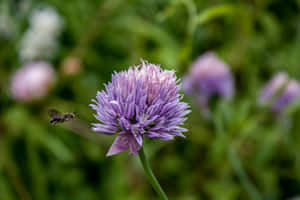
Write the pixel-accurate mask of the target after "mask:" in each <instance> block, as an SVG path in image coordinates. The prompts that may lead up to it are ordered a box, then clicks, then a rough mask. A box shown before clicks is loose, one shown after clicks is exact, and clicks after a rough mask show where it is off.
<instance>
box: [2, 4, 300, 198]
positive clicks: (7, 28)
mask: <svg viewBox="0 0 300 200" xmlns="http://www.w3.org/2000/svg"><path fill="white" fill-rule="evenodd" d="M43 8H51V9H52V11H54V12H56V14H57V15H58V16H59V20H58V21H59V22H60V23H61V24H60V27H61V28H60V30H56V29H55V31H54V32H55V34H54V36H53V35H52V36H49V37H52V39H53V40H51V42H50V44H51V45H50V46H47V45H46V46H45V48H44V49H43V48H42V49H39V50H36V51H37V53H38V54H39V53H40V54H41V55H43V53H46V55H47V56H40V57H39V56H37V57H35V58H31V59H28V58H23V57H22V53H21V52H22V51H23V50H24V44H23V43H24V40H26V39H24V38H26V36H25V35H26V34H28V32H29V30H30V29H32V24H31V23H32V15H33V13H34V12H36V11H37V10H41V9H43ZM50 24H51V23H50ZM35 31H37V32H39V31H44V29H41V30H39V29H36V30H35ZM37 35H38V33H36V35H35V34H33V37H32V38H31V39H29V41H31V40H32V41H33V40H34V41H35V40H38V38H37ZM35 36H36V37H35ZM27 38H28V36H27ZM29 38H30V37H29ZM46 38H48V37H46ZM43 42H46V41H45V40H44V39H41V40H38V42H37V45H33V46H32V47H30V48H35V47H36V46H39V44H40V43H43ZM29 43H30V42H29ZM54 43H55V45H52V44H54ZM53 46H54V47H53ZM51 48H52V49H53V52H51V54H47V51H50V50H51ZM51 51H52V50H51ZM207 51H214V52H216V53H217V54H218V55H219V57H220V58H221V59H222V60H224V61H225V62H226V63H227V64H228V65H229V66H230V67H231V70H232V72H233V75H234V78H235V88H236V93H235V96H234V98H233V100H232V101H231V102H224V101H222V99H217V100H216V102H214V106H213V109H212V110H213V111H212V112H213V117H212V118H210V119H207V118H205V117H203V116H202V115H201V109H200V108H199V107H197V105H195V101H194V100H193V98H192V97H189V96H186V97H185V101H188V102H189V103H190V104H191V109H192V113H191V114H190V115H189V119H188V121H187V123H185V127H187V128H188V129H189V132H187V133H186V136H187V137H186V139H182V138H177V139H176V140H174V141H169V142H160V141H147V142H146V145H145V151H146V153H147V155H148V158H149V159H150V161H151V165H152V167H153V170H154V173H155V174H156V176H157V177H158V179H159V181H160V183H161V185H162V187H163V188H164V189H165V191H166V193H167V194H168V196H169V198H170V199H176V200H197V199H215V200H235V199H243V200H247V199H255V200H256V199H257V200H258V199H265V200H277V199H278V200H279V199H280V200H281V199H292V198H295V197H297V196H298V195H299V196H300V157H299V155H300V154H299V151H300V135H299V128H300V127H299V125H300V118H299V112H298V110H299V109H298V108H299V106H297V103H296V105H293V106H291V107H289V109H287V110H286V114H285V116H284V117H283V118H280V119H279V118H278V117H274V115H272V114H271V113H269V112H268V110H267V109H265V108H262V107H260V106H259V105H258V103H257V102H258V101H257V98H258V96H259V92H260V89H261V87H262V86H263V85H264V84H265V82H266V81H268V80H269V79H270V78H271V77H272V76H273V75H274V74H275V73H277V72H278V71H284V72H286V73H288V74H289V75H290V76H291V77H293V78H295V79H298V80H300V1H299V0H237V1H233V0H232V1H230V0H211V1H205V0H128V1H125V0H123V1H122V0H84V1H83V0H68V1H62V0H43V1H42V0H40V1H39V0H1V1H0V91H1V93H0V199H1V200H14V199H24V200H31V199H38V200H50V199H55V200H65V199H72V200H87V199H88V200H92V199H110V200H118V199H122V200H137V199H157V196H156V194H155V193H154V191H153V190H152V188H151V186H150V184H149V183H148V182H147V179H146V177H145V175H144V172H143V169H142V168H141V164H140V162H139V159H138V157H136V156H128V155H127V153H126V152H123V153H121V154H118V155H116V156H113V157H109V158H106V157H105V154H106V152H107V150H108V148H109V146H110V144H111V143H112V141H113V137H109V136H105V135H100V134H97V133H93V132H91V131H90V129H89V127H90V125H89V124H90V123H92V122H95V121H96V120H95V119H94V117H93V111H92V109H91V108H90V107H89V104H90V103H91V99H92V98H94V97H95V96H96V92H97V91H98V90H101V89H103V83H106V82H107V81H109V80H110V78H111V73H112V72H113V71H119V70H123V69H127V68H128V67H129V66H132V65H133V64H139V63H140V59H141V58H142V59H145V60H148V61H149V62H152V63H157V64H161V66H162V67H163V68H165V69H174V70H176V71H177V76H178V77H179V78H181V77H182V76H183V75H184V74H185V73H186V72H187V71H188V70H189V66H190V64H191V63H192V62H193V61H194V60H195V59H196V58H197V57H198V56H200V55H202V54H203V53H205V52H207ZM32 61H43V62H47V63H49V64H51V65H52V66H53V68H54V69H55V72H56V82H55V84H54V85H53V86H52V90H50V91H49V92H48V94H47V96H45V97H44V98H41V99H39V100H38V101H32V102H22V101H19V100H18V99H16V98H14V97H13V96H12V91H11V82H12V77H13V74H14V73H15V71H17V70H18V69H20V68H21V67H22V66H24V65H25V64H28V63H30V62H32ZM70 71H71V72H70ZM49 108H55V109H58V110H60V111H61V112H75V114H76V118H77V119H76V120H73V121H70V122H67V123H64V124H57V125H51V124H50V123H49V116H48V115H47V110H48V109H49Z"/></svg>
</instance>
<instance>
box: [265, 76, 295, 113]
mask: <svg viewBox="0 0 300 200" xmlns="http://www.w3.org/2000/svg"><path fill="white" fill-rule="evenodd" d="M277 93H279V94H277ZM299 94H300V85H299V83H298V82H297V81H296V80H294V79H289V77H288V75H287V74H285V73H283V72H280V73H278V74H276V75H275V76H274V78H273V79H272V80H271V81H269V83H267V84H266V86H265V87H264V88H263V89H262V91H261V95H260V98H259V102H260V104H262V105H264V104H268V103H269V102H270V101H272V102H271V103H272V105H271V111H272V112H274V113H280V112H281V111H282V110H283V109H284V108H285V107H286V106H288V105H289V104H291V103H292V102H293V101H295V100H296V99H297V98H298V97H299ZM276 95H277V97H276ZM274 97H276V98H275V99H273V98H274Z"/></svg>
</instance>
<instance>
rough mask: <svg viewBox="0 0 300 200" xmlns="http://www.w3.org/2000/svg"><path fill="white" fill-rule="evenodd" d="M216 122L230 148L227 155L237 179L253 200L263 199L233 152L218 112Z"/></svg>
mask: <svg viewBox="0 0 300 200" xmlns="http://www.w3.org/2000/svg"><path fill="white" fill-rule="evenodd" d="M214 122H215V128H216V132H217V136H218V137H220V138H221V139H222V140H223V141H224V142H225V145H226V146H227V148H228V149H227V153H228V157H229V160H230V164H231V167H232V169H233V170H234V172H235V174H236V175H237V177H238V178H239V180H240V182H241V184H242V186H243V187H244V188H245V190H246V191H247V192H248V194H249V195H250V196H251V198H252V199H254V200H260V199H262V198H261V195H260V193H259V191H258V190H257V188H256V187H255V185H254V184H253V183H252V182H251V180H250V178H249V177H248V175H247V173H246V171H245V169H244V167H243V165H242V162H241V160H240V158H239V157H238V155H237V154H236V152H235V151H234V150H233V147H230V146H229V145H230V143H229V138H228V135H227V134H226V133H225V129H224V124H223V121H222V116H221V113H220V112H218V110H217V112H216V116H215V120H214Z"/></svg>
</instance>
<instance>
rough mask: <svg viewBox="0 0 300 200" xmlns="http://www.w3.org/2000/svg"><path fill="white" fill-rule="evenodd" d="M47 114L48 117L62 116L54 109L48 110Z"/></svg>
mask: <svg viewBox="0 0 300 200" xmlns="http://www.w3.org/2000/svg"><path fill="white" fill-rule="evenodd" d="M48 114H49V116H50V117H61V116H62V114H61V113H60V112H59V111H58V110H55V109H49V110H48Z"/></svg>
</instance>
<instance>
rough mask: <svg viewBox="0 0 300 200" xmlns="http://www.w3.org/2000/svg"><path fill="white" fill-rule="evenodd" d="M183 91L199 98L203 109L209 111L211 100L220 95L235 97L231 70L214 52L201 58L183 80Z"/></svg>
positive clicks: (227, 97)
mask: <svg viewBox="0 0 300 200" xmlns="http://www.w3.org/2000/svg"><path fill="white" fill-rule="evenodd" d="M183 90H184V91H185V92H186V93H188V94H191V95H195V96H196V97H197V102H198V103H199V105H200V107H201V108H203V109H208V104H209V99H210V98H211V97H212V96H214V95H218V96H221V97H223V98H225V99H231V98H232V97H233V95H234V80H233V77H232V74H231V71H230V68H229V67H228V65H227V64H226V63H224V62H223V61H221V60H220V59H219V58H218V57H217V55H216V54H215V53H213V52H208V53H205V54H204V55H202V56H200V57H199V58H198V59H197V60H196V61H195V62H194V63H193V64H192V66H191V68H190V71H189V73H188V74H187V75H186V76H185V77H184V79H183Z"/></svg>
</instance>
